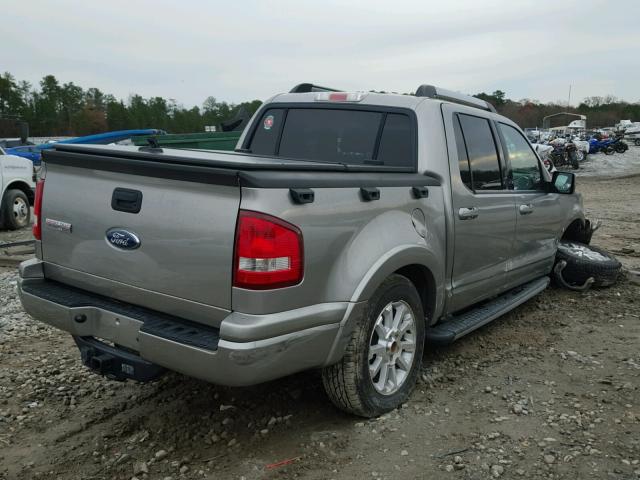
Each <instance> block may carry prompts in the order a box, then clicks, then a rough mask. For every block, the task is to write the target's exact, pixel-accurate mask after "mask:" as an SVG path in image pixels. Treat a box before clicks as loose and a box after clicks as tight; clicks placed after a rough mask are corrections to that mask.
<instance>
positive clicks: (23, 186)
mask: <svg viewBox="0 0 640 480" xmlns="http://www.w3.org/2000/svg"><path fill="white" fill-rule="evenodd" d="M9 190H20V191H21V192H22V193H24V194H25V195H26V196H27V198H28V199H29V205H31V206H33V201H34V199H35V194H34V192H33V189H32V188H31V187H30V186H29V184H27V183H25V182H20V181H18V182H13V183H10V184H9V185H7V188H6V189H5V193H6V192H8V191H9Z"/></svg>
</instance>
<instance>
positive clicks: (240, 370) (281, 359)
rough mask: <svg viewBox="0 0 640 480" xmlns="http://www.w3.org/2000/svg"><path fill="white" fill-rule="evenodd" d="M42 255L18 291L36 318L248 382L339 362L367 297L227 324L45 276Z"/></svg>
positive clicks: (204, 374) (172, 364) (205, 374)
mask: <svg viewBox="0 0 640 480" xmlns="http://www.w3.org/2000/svg"><path fill="white" fill-rule="evenodd" d="M41 272H42V268H41V264H40V262H38V261H37V260H30V261H28V262H25V263H24V264H23V265H22V266H21V269H20V279H19V282H18V292H19V295H20V299H21V301H22V305H23V306H24V309H25V310H26V311H27V313H29V315H31V316H32V317H33V318H35V319H37V320H40V321H42V322H44V323H47V324H49V325H52V326H54V327H56V328H59V329H61V330H64V331H66V332H69V333H70V334H72V335H74V336H76V337H84V338H87V337H89V338H90V337H94V338H97V339H102V340H107V341H109V342H113V343H114V344H116V345H121V346H122V347H126V349H131V350H133V351H135V352H137V353H138V355H139V356H140V357H141V359H143V360H146V361H147V362H150V363H152V364H155V365H159V366H162V367H165V368H168V369H170V370H174V371H177V372H180V373H183V374H185V375H189V376H192V377H195V378H200V379H202V380H206V381H209V382H212V383H217V384H220V385H228V386H244V385H252V384H256V383H261V382H264V381H267V380H272V379H275V378H279V377H283V376H286V375H289V374H292V373H295V372H298V371H302V370H307V369H310V368H316V367H322V366H325V365H329V364H331V363H334V362H336V361H338V360H339V359H340V358H341V357H342V355H343V352H344V347H345V346H346V343H347V341H348V339H349V336H350V334H351V329H352V324H353V322H354V319H355V318H357V317H358V315H359V313H360V311H361V309H362V308H363V304H361V303H350V302H336V303H324V304H318V305H313V306H310V307H305V308H303V309H298V310H293V311H287V312H280V313H276V314H269V315H262V316H260V315H244V314H240V313H237V312H233V313H231V314H230V315H229V316H228V317H227V318H226V319H224V320H223V321H222V323H221V326H220V329H216V328H213V327H210V326H206V325H201V324H196V323H193V322H188V321H184V320H181V319H178V318H176V317H171V316H169V315H165V314H162V313H159V312H155V311H152V310H147V309H143V308H140V307H136V306H133V305H128V304H123V303H121V302H116V301H113V300H110V299H108V298H106V297H101V296H98V295H94V294H91V293H90V292H85V291H82V290H78V289H76V288H73V287H69V286H67V285H64V284H60V283H57V282H52V281H49V280H46V279H45V278H43V276H42V275H41Z"/></svg>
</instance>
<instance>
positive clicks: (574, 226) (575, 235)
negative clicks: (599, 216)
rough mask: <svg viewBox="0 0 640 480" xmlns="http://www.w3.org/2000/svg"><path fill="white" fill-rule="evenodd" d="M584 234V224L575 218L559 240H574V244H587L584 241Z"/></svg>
mask: <svg viewBox="0 0 640 480" xmlns="http://www.w3.org/2000/svg"><path fill="white" fill-rule="evenodd" d="M584 233H585V224H584V222H583V221H582V220H581V219H579V218H576V219H575V220H574V221H573V222H571V223H570V224H569V226H568V227H567V228H566V230H565V231H564V233H563V234H562V238H561V240H574V241H576V242H583V243H589V242H585V241H584Z"/></svg>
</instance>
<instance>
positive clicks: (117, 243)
mask: <svg viewBox="0 0 640 480" xmlns="http://www.w3.org/2000/svg"><path fill="white" fill-rule="evenodd" d="M107 242H109V243H110V244H111V245H113V246H114V247H116V248H119V249H121V250H135V249H136V248H138V247H139V246H140V239H139V238H138V236H137V235H136V234H135V233H131V232H128V231H126V230H122V229H120V228H112V229H111V230H107Z"/></svg>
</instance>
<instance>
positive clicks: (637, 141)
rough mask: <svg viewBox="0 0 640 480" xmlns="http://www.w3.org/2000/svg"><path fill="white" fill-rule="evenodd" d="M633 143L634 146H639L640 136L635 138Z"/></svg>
mask: <svg viewBox="0 0 640 480" xmlns="http://www.w3.org/2000/svg"><path fill="white" fill-rule="evenodd" d="M633 144H634V145H635V146H636V147H640V138H636V139H635V140H634V141H633Z"/></svg>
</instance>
